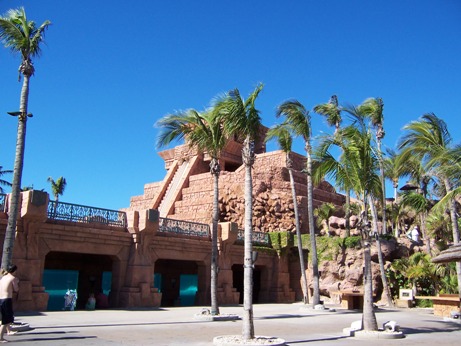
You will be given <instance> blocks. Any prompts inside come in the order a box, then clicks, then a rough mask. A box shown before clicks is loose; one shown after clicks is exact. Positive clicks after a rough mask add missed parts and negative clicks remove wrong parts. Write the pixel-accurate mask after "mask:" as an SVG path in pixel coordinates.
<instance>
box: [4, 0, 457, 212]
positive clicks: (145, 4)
mask: <svg viewBox="0 0 461 346" xmlns="http://www.w3.org/2000/svg"><path fill="white" fill-rule="evenodd" d="M18 6H24V7H25V9H26V13H27V15H28V17H29V19H32V20H35V21H36V22H37V23H39V24H41V23H42V22H43V21H44V20H46V19H49V20H51V21H52V23H53V24H52V26H51V27H50V28H49V30H48V31H47V33H46V44H45V45H43V51H42V55H41V57H40V58H39V59H35V60H34V62H35V68H36V73H35V76H34V77H32V80H31V84H30V97H29V112H32V113H33V114H34V117H33V118H30V119H29V121H28V125H27V126H28V128H27V139H26V152H25V163H24V172H23V181H22V186H30V185H33V186H34V188H35V189H45V190H46V191H48V192H50V187H49V183H47V181H46V180H47V177H49V176H51V177H53V178H54V179H57V178H58V177H59V176H64V177H65V178H66V179H67V183H68V184H67V189H66V191H65V193H64V195H63V196H62V197H61V200H62V201H65V202H69V203H76V204H84V205H90V206H97V207H102V208H109V209H119V208H124V207H128V206H129V202H130V197H131V196H135V195H140V194H142V193H143V187H144V184H145V183H148V182H154V181H160V180H162V179H163V177H164V175H165V172H166V171H165V168H164V164H163V160H162V159H161V158H160V156H158V154H157V150H156V148H155V139H156V136H157V134H158V129H156V128H154V124H155V122H156V121H157V120H158V119H159V118H161V117H162V116H164V115H166V114H168V113H171V112H173V111H175V110H184V109H187V108H196V109H198V110H202V109H204V108H206V107H207V106H208V105H209V102H210V100H211V99H212V98H213V97H215V96H216V95H218V94H221V93H223V92H225V91H228V90H230V89H233V88H238V89H239V90H240V91H241V93H242V95H244V96H246V95H248V94H249V93H250V92H251V91H252V90H253V89H254V87H255V86H256V85H257V83H258V82H263V83H264V84H265V87H264V90H263V92H262V93H261V94H260V96H259V98H258V100H257V103H256V105H257V107H258V108H259V109H260V111H261V116H262V118H263V124H264V125H266V126H272V125H274V124H275V123H276V122H277V119H276V118H275V116H274V114H275V108H276V107H277V105H279V104H280V103H281V102H283V101H285V100H287V99H291V98H295V99H298V100H299V101H301V102H302V103H303V104H304V105H305V106H306V107H307V108H308V109H312V108H313V106H314V105H316V104H318V103H323V102H327V101H328V99H329V98H330V96H331V95H332V94H336V95H338V98H339V101H340V103H343V104H346V103H349V104H359V103H361V102H362V101H364V100H365V99H366V98H368V97H381V98H383V100H384V103H385V108H384V111H385V113H384V114H385V122H384V125H385V130H386V137H385V139H384V144H385V145H386V146H388V147H394V146H395V143H396V141H397V138H398V137H399V136H400V134H401V132H400V130H401V128H402V127H403V126H404V125H405V124H406V123H408V122H410V121H412V120H416V119H417V118H418V117H420V116H421V115H422V114H424V113H426V112H434V113H435V114H436V115H438V116H439V117H441V118H443V119H444V120H445V121H446V122H447V124H448V127H449V130H450V132H451V134H452V136H453V138H454V141H455V142H456V143H459V142H460V138H461V135H460V131H459V121H460V120H459V119H461V118H460V115H461V114H460V110H459V108H460V107H459V105H458V102H459V101H460V100H461V97H460V96H461V95H460V92H461V88H460V83H461V59H460V57H461V44H460V38H459V37H460V33H461V2H459V1H457V0H440V1H436V0H433V1H429V0H407V1H394V0H388V1H365V0H363V1H358V0H349V1H341V0H336V1H334V0H324V1H308V0H292V1H290V0H285V1H275V0H265V1H264V0H258V1H249V0H246V1H245V0H234V1H216V0H214V1H213V0H203V1H198V0H197V1H190V0H180V1H179V0H178V1H175V0H171V1H157V0H138V1H130V2H129V1H119V0H111V1H109V0H99V1H90V0H79V1H75V0H44V1H36V0H29V1H13V0H0V13H1V14H4V13H5V12H6V11H7V10H8V9H10V8H16V7H18ZM19 63H20V58H19V56H17V55H16V56H15V55H12V54H11V53H10V52H9V51H8V50H6V49H4V48H2V49H0V139H1V140H0V166H3V169H13V163H14V150H15V142H16V129H17V119H16V118H13V117H10V116H9V115H6V112H8V111H14V110H18V109H19V95H20V89H21V85H22V83H18V81H17V77H18V75H17V68H18V66H19ZM312 122H313V130H314V135H318V134H321V133H322V131H326V132H329V131H330V129H329V128H328V127H327V126H326V124H325V121H324V119H323V118H321V117H320V116H318V115H316V114H314V113H312ZM269 148H271V147H269ZM272 148H275V147H274V146H273V147H272ZM295 151H297V152H299V153H301V154H304V151H303V149H302V145H301V143H297V145H296V146H295ZM6 178H10V180H11V179H12V176H7V177H6ZM388 196H392V191H388Z"/></svg>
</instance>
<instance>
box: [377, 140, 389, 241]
mask: <svg viewBox="0 0 461 346" xmlns="http://www.w3.org/2000/svg"><path fill="white" fill-rule="evenodd" d="M377 142H378V163H379V178H380V180H381V189H382V192H383V195H382V204H383V205H382V211H383V229H382V233H383V234H387V219H386V181H385V180H386V179H385V178H384V164H383V154H382V152H381V140H380V139H378V140H377Z"/></svg>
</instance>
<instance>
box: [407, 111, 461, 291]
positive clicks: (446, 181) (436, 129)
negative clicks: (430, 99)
mask: <svg viewBox="0 0 461 346" xmlns="http://www.w3.org/2000/svg"><path fill="white" fill-rule="evenodd" d="M403 129H404V131H406V133H404V135H403V136H402V137H401V139H400V140H399V143H398V147H399V149H400V150H401V152H402V156H403V158H404V159H405V158H409V157H415V158H418V159H419V160H420V161H421V162H423V164H424V166H425V167H426V168H427V169H426V170H427V171H433V172H434V173H435V175H436V176H437V178H438V179H439V180H440V181H441V183H442V184H443V186H444V188H445V192H446V194H450V193H451V192H452V189H453V180H452V179H451V178H452V177H453V176H452V174H451V173H452V168H451V165H453V156H452V155H450V154H451V153H452V152H453V151H454V152H457V150H456V148H453V146H452V143H451V142H452V138H451V136H450V133H449V131H448V128H447V125H446V123H445V122H444V121H443V120H442V119H440V118H438V117H437V116H436V115H435V114H433V113H428V114H424V115H423V116H422V117H421V118H420V119H419V120H418V121H413V122H411V123H410V124H408V125H405V126H404V128H403ZM458 160H459V159H458ZM448 210H449V212H450V218H451V225H452V232H453V242H454V243H455V244H458V243H459V241H460V236H459V228H458V216H457V213H456V204H455V200H454V199H451V200H450V201H449V205H448ZM456 272H457V276H458V292H459V294H460V297H461V262H456Z"/></svg>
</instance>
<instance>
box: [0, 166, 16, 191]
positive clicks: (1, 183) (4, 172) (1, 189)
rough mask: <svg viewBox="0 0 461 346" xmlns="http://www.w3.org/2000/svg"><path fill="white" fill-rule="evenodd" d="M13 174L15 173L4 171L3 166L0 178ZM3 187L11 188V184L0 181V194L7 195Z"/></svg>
mask: <svg viewBox="0 0 461 346" xmlns="http://www.w3.org/2000/svg"><path fill="white" fill-rule="evenodd" d="M11 173H13V171H11V170H3V166H0V178H1V177H2V176H4V175H5V174H11ZM2 186H11V183H10V182H8V181H6V180H3V179H0V193H5V191H4V190H3V188H2Z"/></svg>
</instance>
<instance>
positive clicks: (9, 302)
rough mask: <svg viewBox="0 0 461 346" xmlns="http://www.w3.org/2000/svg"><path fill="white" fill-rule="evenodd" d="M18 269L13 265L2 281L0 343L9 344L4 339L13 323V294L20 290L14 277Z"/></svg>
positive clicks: (0, 283)
mask: <svg viewBox="0 0 461 346" xmlns="http://www.w3.org/2000/svg"><path fill="white" fill-rule="evenodd" d="M16 269H17V267H16V266H15V265H14V264H13V265H11V266H10V267H9V268H8V269H7V271H6V275H4V276H3V277H2V278H1V279H0V312H1V314H2V325H1V327H0V343H4V342H7V340H5V339H4V338H3V335H4V334H5V331H6V330H7V328H8V326H9V325H10V324H11V323H13V321H14V315H13V292H18V290H19V280H18V278H17V277H15V276H14V275H13V273H14V272H15V271H16Z"/></svg>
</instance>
